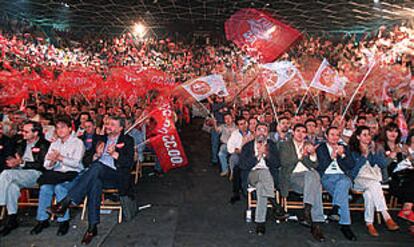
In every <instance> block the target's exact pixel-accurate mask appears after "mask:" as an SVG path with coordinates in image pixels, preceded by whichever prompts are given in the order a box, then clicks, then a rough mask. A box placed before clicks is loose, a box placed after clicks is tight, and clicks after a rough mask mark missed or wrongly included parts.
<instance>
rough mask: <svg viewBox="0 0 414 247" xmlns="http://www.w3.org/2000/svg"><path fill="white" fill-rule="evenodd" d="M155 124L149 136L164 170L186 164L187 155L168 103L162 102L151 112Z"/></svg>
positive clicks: (172, 111)
mask: <svg viewBox="0 0 414 247" xmlns="http://www.w3.org/2000/svg"><path fill="white" fill-rule="evenodd" d="M151 115H152V117H153V118H154V120H155V121H156V126H155V128H154V130H153V132H152V134H154V135H155V136H153V137H151V138H150V143H151V146H152V147H153V148H154V150H155V153H156V154H157V158H158V160H159V161H160V165H161V167H162V170H163V171H164V172H167V171H169V170H170V169H173V168H178V167H183V166H187V165H188V160H187V156H186V155H185V152H184V148H183V146H182V144H181V140H180V136H179V135H178V132H177V129H176V128H175V124H174V110H173V109H172V107H171V104H170V103H167V102H166V103H162V104H160V105H159V106H157V107H156V108H155V110H154V111H153V112H152V114H151Z"/></svg>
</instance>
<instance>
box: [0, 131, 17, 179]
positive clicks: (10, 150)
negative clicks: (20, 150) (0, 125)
mask: <svg viewBox="0 0 414 247" xmlns="http://www.w3.org/2000/svg"><path fill="white" fill-rule="evenodd" d="M15 152H16V151H15V148H14V143H13V141H12V140H11V139H10V137H8V136H5V135H2V137H1V138H0V172H2V171H3V169H4V168H5V167H6V159H7V157H9V156H12V155H13V154H14V153H15Z"/></svg>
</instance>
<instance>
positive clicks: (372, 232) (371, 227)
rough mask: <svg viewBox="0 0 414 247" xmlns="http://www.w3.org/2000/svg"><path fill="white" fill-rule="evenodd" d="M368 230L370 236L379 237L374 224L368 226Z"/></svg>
mask: <svg viewBox="0 0 414 247" xmlns="http://www.w3.org/2000/svg"><path fill="white" fill-rule="evenodd" d="M367 229H368V232H369V235H371V236H373V237H378V236H379V234H378V232H377V229H375V227H374V225H373V224H368V225H367Z"/></svg>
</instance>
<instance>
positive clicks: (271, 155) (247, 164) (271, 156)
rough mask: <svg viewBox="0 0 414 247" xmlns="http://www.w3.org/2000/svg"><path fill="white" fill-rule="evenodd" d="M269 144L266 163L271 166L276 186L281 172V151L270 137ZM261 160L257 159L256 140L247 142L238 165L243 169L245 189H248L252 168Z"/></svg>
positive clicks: (243, 185) (270, 169)
mask: <svg viewBox="0 0 414 247" xmlns="http://www.w3.org/2000/svg"><path fill="white" fill-rule="evenodd" d="M267 145H268V155H267V156H266V157H265V161H266V165H267V167H269V171H270V173H271V174H272V177H273V180H274V183H275V186H276V187H277V185H278V174H279V166H280V162H279V153H278V149H277V146H276V143H274V142H273V141H271V140H270V139H268V140H267ZM258 162H259V161H258V160H257V158H256V156H255V153H254V140H253V141H250V142H248V143H246V144H245V145H244V146H243V148H242V150H241V153H240V159H239V164H238V166H239V167H240V169H241V171H242V174H241V176H242V187H243V190H244V191H245V190H246V189H247V183H248V182H247V178H248V175H249V172H250V171H251V170H252V168H253V167H255V166H256V165H257V163H258Z"/></svg>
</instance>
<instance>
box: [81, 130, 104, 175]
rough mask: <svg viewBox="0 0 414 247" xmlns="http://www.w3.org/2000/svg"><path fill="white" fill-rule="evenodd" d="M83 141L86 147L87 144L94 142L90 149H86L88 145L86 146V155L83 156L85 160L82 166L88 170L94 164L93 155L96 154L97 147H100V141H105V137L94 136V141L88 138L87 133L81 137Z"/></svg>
mask: <svg viewBox="0 0 414 247" xmlns="http://www.w3.org/2000/svg"><path fill="white" fill-rule="evenodd" d="M81 140H82V142H83V144H84V145H85V143H86V142H90V141H91V142H92V146H91V148H90V149H86V145H85V154H84V155H83V158H82V164H83V166H84V167H85V168H87V167H89V166H90V165H91V164H92V162H93V155H94V154H95V152H96V146H97V145H98V143H99V141H103V136H101V135H97V134H93V135H92V139H91V140H89V139H88V138H87V136H86V133H83V135H82V136H81Z"/></svg>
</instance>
